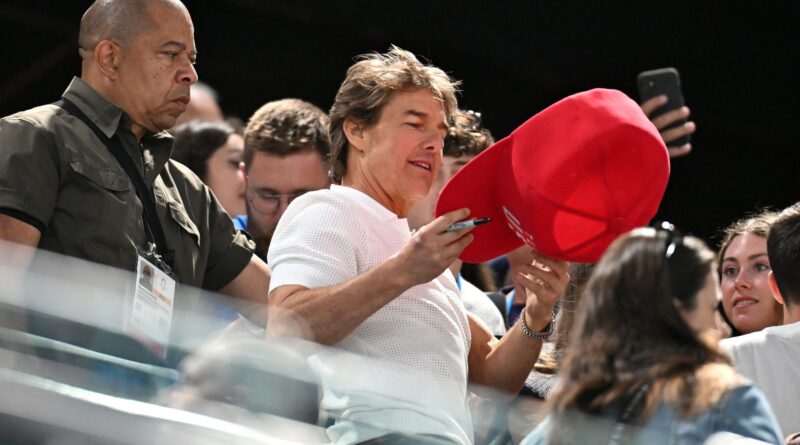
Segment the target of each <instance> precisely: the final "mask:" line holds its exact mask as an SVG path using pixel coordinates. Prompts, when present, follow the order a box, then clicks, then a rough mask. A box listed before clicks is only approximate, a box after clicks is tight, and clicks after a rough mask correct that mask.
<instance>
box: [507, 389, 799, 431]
mask: <svg viewBox="0 0 800 445" xmlns="http://www.w3.org/2000/svg"><path fill="white" fill-rule="evenodd" d="M616 419H617V417H616V416H612V415H608V416H591V415H587V414H584V413H569V414H568V415H567V420H566V431H564V432H563V433H564V434H559V438H560V439H561V440H558V441H557V442H558V443H574V444H589V443H591V444H606V443H608V442H609V440H610V439H611V434H612V431H613V429H614V427H615V425H616V423H617V422H616ZM552 427H553V425H552V419H551V416H548V417H547V418H546V419H545V420H544V421H543V422H542V423H541V424H539V426H538V427H537V428H536V429H535V430H533V432H531V433H530V434H529V435H528V436H527V437H526V438H525V439H524V440H523V441H522V445H544V444H549V443H550V440H549V436H550V432H551V429H552ZM718 432H730V433H734V434H738V435H740V436H743V437H747V438H752V439H757V440H761V441H763V442H766V443H770V444H782V443H783V439H782V437H783V435H782V434H781V431H780V427H779V426H778V421H777V420H776V419H775V415H774V414H773V413H772V409H771V408H770V406H769V404H768V403H767V399H766V398H765V397H764V394H763V393H762V392H761V390H759V389H758V388H756V387H754V386H752V385H750V384H745V385H741V386H737V387H735V388H733V389H731V390H729V391H728V392H727V393H726V394H725V395H724V396H723V397H722V399H720V401H719V402H718V403H717V404H716V405H714V406H713V407H712V408H711V409H709V410H708V411H705V412H703V413H700V414H697V415H695V416H693V417H689V418H686V419H683V418H681V417H680V416H679V415H678V413H677V412H676V410H675V409H674V408H672V407H670V406H667V405H662V406H660V407H659V408H658V410H657V411H656V413H655V414H654V415H653V417H651V418H650V419H649V420H648V421H647V422H646V423H645V424H644V425H641V426H633V425H628V426H627V427H626V429H625V435H624V436H623V440H622V441H621V443H625V444H648V445H649V444H669V445H690V444H691V445H694V444H702V443H704V442H705V441H706V439H708V438H709V436H711V435H713V434H714V433H718ZM565 436H568V437H565Z"/></svg>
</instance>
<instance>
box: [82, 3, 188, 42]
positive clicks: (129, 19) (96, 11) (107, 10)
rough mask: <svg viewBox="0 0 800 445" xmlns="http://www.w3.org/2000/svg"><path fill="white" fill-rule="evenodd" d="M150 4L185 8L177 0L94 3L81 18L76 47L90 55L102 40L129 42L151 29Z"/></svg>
mask: <svg viewBox="0 0 800 445" xmlns="http://www.w3.org/2000/svg"><path fill="white" fill-rule="evenodd" d="M153 3H161V4H164V5H169V6H172V7H176V8H183V9H185V6H183V3H181V2H180V1H178V0H96V1H95V2H94V3H92V5H91V6H89V9H87V10H86V12H84V14H83V17H82V18H81V26H80V31H79V33H78V48H80V49H82V50H84V51H89V52H91V51H94V49H95V47H96V46H97V44H98V43H100V42H101V41H103V40H115V41H117V43H119V44H123V45H124V44H127V43H129V42H130V41H131V39H133V38H134V37H135V36H137V35H139V34H141V33H144V32H147V31H148V30H149V29H150V27H151V25H152V23H153V21H152V18H151V17H150V7H151V6H152V4H153Z"/></svg>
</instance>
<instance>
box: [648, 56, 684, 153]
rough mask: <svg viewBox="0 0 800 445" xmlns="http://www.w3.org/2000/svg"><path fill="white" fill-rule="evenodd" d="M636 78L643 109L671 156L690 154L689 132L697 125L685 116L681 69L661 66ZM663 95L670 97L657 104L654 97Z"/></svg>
mask: <svg viewBox="0 0 800 445" xmlns="http://www.w3.org/2000/svg"><path fill="white" fill-rule="evenodd" d="M636 80H637V82H636V83H637V85H638V87H639V98H640V100H641V103H642V109H643V110H644V111H645V113H647V114H648V116H649V117H650V120H651V121H652V122H653V124H655V126H656V128H658V130H659V131H660V132H661V137H662V138H663V139H664V142H665V143H666V144H667V145H668V147H669V151H670V157H675V156H681V155H684V154H687V153H688V152H689V150H690V149H691V145H690V141H691V140H690V135H691V134H692V133H694V130H695V125H694V123H693V122H687V119H686V118H687V117H688V115H689V112H688V109H687V108H685V107H684V102H683V93H682V92H681V81H680V75H679V74H678V70H676V69H675V68H661V69H657V70H651V71H644V72H642V73H639V75H638V76H637V78H636ZM662 95H663V96H666V98H667V100H666V102H665V103H663V104H661V105H658V104H657V103H655V102H654V98H656V97H658V96H662ZM648 101H650V102H648Z"/></svg>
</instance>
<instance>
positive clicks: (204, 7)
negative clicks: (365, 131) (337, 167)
mask: <svg viewBox="0 0 800 445" xmlns="http://www.w3.org/2000/svg"><path fill="white" fill-rule="evenodd" d="M89 4H90V2H89V1H85V0H63V1H55V0H53V1H41V0H25V1H22V0H2V1H0V36H2V38H1V39H0V42H1V43H0V44H1V45H2V47H1V48H2V62H0V115H8V114H11V113H13V112H15V111H19V110H22V109H26V108H30V107H32V106H35V105H39V104H42V103H47V102H51V101H54V100H56V99H58V98H59V97H60V94H61V93H62V92H63V90H64V89H65V88H66V86H67V84H68V83H69V81H70V79H71V76H73V75H77V74H78V73H79V68H80V64H79V60H78V56H77V50H76V46H77V43H76V42H77V31H78V23H79V21H80V17H81V15H82V13H83V11H84V10H85V9H86V8H87V7H88V5H89ZM186 4H187V6H188V8H189V10H190V12H191V14H192V16H193V19H194V24H195V32H196V41H197V47H198V51H199V59H198V61H199V63H198V66H197V69H198V72H199V74H200V78H201V80H202V81H204V82H207V83H209V84H210V85H212V86H213V87H214V88H216V89H217V90H218V92H219V93H220V96H221V105H222V108H223V110H224V111H225V113H226V114H231V115H237V116H239V117H241V118H243V119H247V117H249V116H250V114H251V113H252V112H253V111H255V109H256V108H258V107H259V106H260V105H261V104H263V103H264V102H267V101H269V100H273V99H278V98H283V97H300V98H303V99H306V100H309V101H311V102H314V103H316V104H317V105H319V106H320V107H322V108H323V109H327V108H329V107H330V105H331V102H332V99H333V95H334V94H335V92H336V89H337V88H338V86H339V83H340V82H341V81H342V79H343V77H344V72H345V70H346V69H347V67H348V66H349V65H350V64H351V63H352V62H353V57H354V56H356V55H357V54H361V53H365V52H369V51H385V50H386V49H387V48H388V46H389V44H391V43H395V44H397V45H398V46H400V47H402V48H405V49H408V50H411V51H413V52H414V53H416V54H418V55H421V56H423V57H425V58H426V59H428V60H429V61H431V62H433V63H434V64H436V65H437V66H439V67H441V68H443V69H444V70H445V71H447V72H448V73H450V74H451V75H452V76H454V77H455V78H457V79H461V80H463V85H462V89H463V93H462V95H461V99H460V105H461V106H462V108H470V109H475V110H479V111H481V112H482V113H483V116H484V124H485V126H486V127H488V128H490V129H491V130H492V131H493V133H494V135H495V137H496V138H497V139H499V138H501V137H503V136H505V135H506V134H508V133H509V132H510V131H511V130H513V129H514V128H516V126H518V125H519V124H521V123H522V122H524V121H525V120H526V119H527V118H528V117H530V116H531V115H533V114H535V113H536V112H537V111H539V110H541V109H543V108H544V107H546V106H547V105H549V104H551V103H553V102H555V101H557V100H558V99H560V98H562V97H564V96H567V95H569V94H572V93H575V92H578V91H581V90H586V89H590V88H594V87H606V88H616V89H620V90H622V91H624V92H625V93H627V94H629V95H630V96H632V97H636V85H635V79H636V74H637V73H639V72H640V71H644V70H648V69H654V68H660V67H665V66H674V67H676V68H677V69H678V70H679V71H680V72H681V77H682V82H683V89H684V96H685V98H686V102H687V104H688V105H689V106H690V107H691V109H692V112H693V119H694V121H695V122H696V123H697V125H698V131H697V133H696V134H695V136H694V138H693V146H694V149H693V152H692V153H691V154H690V155H689V156H687V157H684V158H679V159H675V160H673V164H672V176H671V179H670V183H669V186H668V188H667V192H666V195H665V197H664V201H663V203H662V205H661V209H660V211H659V215H658V216H659V217H660V218H662V219H668V220H670V221H673V222H675V223H676V224H677V225H678V226H679V227H681V228H682V229H683V230H684V231H686V232H692V233H694V234H697V235H699V236H702V237H704V238H706V239H707V240H708V241H710V242H712V243H715V242H716V240H717V233H718V230H719V229H720V228H721V227H723V226H725V225H727V224H728V223H729V222H731V221H732V220H733V219H735V218H738V217H741V216H743V215H744V214H745V213H747V212H750V211H753V210H754V209H756V208H758V207H764V206H769V207H773V208H777V209H779V208H783V207H785V206H787V205H789V204H791V203H793V202H794V201H796V200H798V199H800V194H799V193H798V185H800V180H798V173H796V172H795V170H796V169H797V164H798V160H800V155H798V154H797V149H798V143H797V142H796V129H797V128H798V124H797V123H798V118H799V117H800V113H798V99H800V97H798V93H797V91H798V88H797V86H798V83H799V82H800V80H798V75H799V74H800V71H799V70H798V69H797V62H796V60H797V58H798V55H799V54H800V45H799V43H800V39H799V38H798V32H797V30H796V27H797V25H798V21H800V2H797V1H791V0H787V1H769V2H756V1H747V2H711V1H709V2H705V1H697V2H669V1H662V2H654V1H628V2H621V1H620V2H603V1H591V2H590V1H585V2H534V1H524V2H523V1H520V2H503V1H495V2H488V1H486V2H480V3H479V2H474V3H473V2H469V3H463V2H436V1H428V2H420V1H402V2H400V1H373V2H355V1H305V0H294V1H291V0H279V1H269V0H228V1H223V0H205V1H197V0H195V1H186ZM0 149H2V147H0Z"/></svg>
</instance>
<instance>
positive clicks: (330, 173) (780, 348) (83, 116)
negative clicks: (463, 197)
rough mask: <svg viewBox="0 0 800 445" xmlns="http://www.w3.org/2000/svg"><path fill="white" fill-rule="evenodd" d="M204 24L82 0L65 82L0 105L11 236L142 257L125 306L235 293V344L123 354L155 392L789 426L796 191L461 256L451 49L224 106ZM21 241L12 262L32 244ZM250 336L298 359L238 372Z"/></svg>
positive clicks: (669, 431)
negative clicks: (200, 41)
mask: <svg viewBox="0 0 800 445" xmlns="http://www.w3.org/2000/svg"><path fill="white" fill-rule="evenodd" d="M143 30H147V31H146V32H144V31H143ZM194 45H195V44H194V29H193V24H192V21H191V17H190V15H189V11H188V10H187V9H186V7H185V6H184V5H183V4H182V3H180V2H179V1H177V0H148V1H145V0H142V1H121V0H98V1H96V2H94V3H93V4H92V5H91V6H90V8H89V9H88V10H87V11H86V13H85V15H84V16H83V18H82V19H81V23H80V37H79V54H80V56H81V63H82V64H81V74H80V76H79V77H75V78H74V79H72V81H71V83H70V84H69V86H68V88H67V90H66V91H65V93H64V95H63V98H62V100H61V101H59V102H57V103H54V104H50V105H44V106H40V107H36V108H33V109H30V110H26V111H21V112H19V113H16V114H14V115H11V116H7V117H5V118H3V119H2V120H0V239H2V240H6V241H11V242H14V243H19V244H22V245H27V246H30V247H34V248H38V249H39V250H40V251H49V252H56V253H60V254H64V255H68V256H72V257H77V258H81V259H85V260H88V261H92V262H95V263H100V264H104V265H109V266H114V267H116V268H120V269H123V270H128V271H131V272H132V273H135V274H136V276H137V280H136V281H135V282H133V283H131V284H132V287H133V288H137V289H139V290H137V291H136V297H135V298H134V297H132V299H131V300H125V299H122V300H121V301H124V302H125V303H120V304H121V305H124V304H130V302H131V301H132V302H133V303H132V304H133V307H134V309H131V308H129V307H124V308H123V307H120V309H119V310H120V312H121V313H126V314H130V313H132V314H133V316H134V317H143V316H145V315H143V314H146V312H140V309H139V306H138V305H141V304H143V303H142V302H143V301H144V300H142V298H144V297H141V296H140V293H141V292H144V293H146V294H148V295H155V296H156V297H159V298H161V299H162V300H163V301H166V302H167V303H164V304H166V306H163V307H165V308H166V309H165V312H166V313H168V314H169V315H168V316H167V319H166V320H167V321H166V323H167V326H169V317H170V316H171V314H172V311H173V305H178V304H179V301H178V302H176V301H177V300H176V299H178V300H179V299H186V298H203V297H202V296H203V295H205V294H194V295H193V294H187V293H185V292H181V291H180V289H181V288H184V287H186V288H188V287H195V288H203V289H205V290H209V291H216V292H220V293H222V294H225V295H227V296H230V297H233V299H232V300H228V301H226V302H224V303H218V306H215V307H217V308H218V309H219V308H220V307H222V308H224V311H218V312H217V315H218V316H219V317H221V318H222V320H223V321H225V323H230V326H229V328H228V329H227V330H226V331H225V332H224V333H223V334H221V337H220V338H217V339H216V341H217V342H219V341H221V340H222V339H224V338H232V337H235V338H236V342H234V343H224V342H222V343H212V345H211V346H209V347H208V348H205V352H204V353H203V354H198V355H194V356H189V357H188V358H185V357H180V359H182V360H183V361H182V363H181V362H180V360H178V359H176V358H174V357H172V360H171V359H170V355H169V354H167V353H164V352H163V350H162V349H163V345H162V347H161V349H159V347H155V348H154V347H153V346H152V345H153V344H154V343H155V344H156V346H158V340H159V339H158V336H157V335H155V334H152V335H150V336H149V337H148V333H147V332H145V333H144V334H145V336H144V338H145V339H146V340H145V341H144V344H146V346H147V347H146V348H145V349H146V350H147V351H149V352H142V351H138V352H137V354H139V353H142V354H145V355H147V358H146V361H148V362H150V363H158V364H160V365H164V366H168V367H174V368H175V369H179V370H181V371H182V372H183V375H184V379H183V385H180V386H176V387H175V388H172V389H171V390H170V391H169V392H166V393H165V392H162V393H161V395H160V396H159V397H158V400H159V401H160V402H159V403H162V404H169V405H171V406H175V407H179V408H181V409H188V410H193V409H198V410H201V411H202V410H203V409H202V408H195V407H196V406H197V405H198V404H197V403H196V402H197V400H198V399H201V400H205V399H210V400H216V401H222V402H226V403H234V404H237V403H238V404H239V405H240V406H242V407H244V408H245V409H247V410H251V411H264V412H271V413H273V414H277V415H281V416H286V417H290V418H295V419H298V420H302V421H304V422H310V423H318V425H319V427H320V428H325V434H326V436H325V437H326V438H327V440H329V441H330V442H332V443H341V444H346V443H362V442H363V443H398V444H400V443H412V442H414V443H448V444H473V443H493V444H506V443H518V442H520V441H521V442H522V443H525V444H540V443H542V444H544V443H552V444H556V443H564V444H568V443H609V444H612V443H613V444H617V443H641V444H645V443H648V444H649V443H706V441H707V440H713V439H714V438H715V437H716V438H717V439H718V440H723V441H724V440H733V438H734V437H736V438H737V440H738V439H749V440H751V442H747V443H783V442H784V440H786V441H791V440H793V439H792V438H791V437H787V438H786V439H784V435H785V434H789V435H791V433H796V432H800V402H798V400H800V393H798V392H797V390H796V389H795V388H798V385H796V380H797V379H798V378H800V367H798V365H796V360H794V359H793V357H796V355H795V354H798V353H800V350H799V349H800V331H798V326H800V312H798V306H799V305H800V284H798V279H800V274H798V271H800V208H798V205H800V204H796V205H794V206H792V207H790V208H788V209H786V210H783V211H782V212H780V211H778V212H774V211H764V212H761V213H758V214H755V215H752V216H748V217H746V218H745V219H742V220H740V221H737V222H735V223H733V224H732V225H731V226H730V227H729V228H727V229H726V230H725V231H724V232H723V240H722V243H721V245H720V247H719V251H718V254H716V255H715V254H714V253H713V252H712V251H711V250H710V249H709V247H708V246H707V245H706V244H705V243H704V242H703V241H701V240H700V239H698V238H695V237H692V236H689V235H683V234H681V233H680V232H679V231H678V230H677V229H676V228H675V227H674V226H672V225H671V224H669V223H654V224H653V225H652V226H651V227H640V228H635V229H633V230H631V231H627V233H625V234H623V235H622V236H620V237H619V238H617V239H616V241H614V242H613V243H612V244H611V245H610V246H609V247H608V249H607V251H606V252H605V254H604V255H603V256H602V258H601V259H600V260H599V261H598V262H597V263H595V264H587V263H572V264H570V263H568V262H567V261H565V260H564V259H562V258H551V257H548V256H545V255H543V254H542V253H540V252H539V251H537V250H536V248H535V246H534V245H531V244H530V243H524V244H522V246H520V247H519V248H517V249H515V250H513V251H511V252H507V253H506V255H503V256H502V257H499V258H497V259H495V260H492V261H491V262H487V263H479V264H465V263H464V262H463V261H462V260H461V259H459V257H460V255H461V253H462V252H463V251H464V249H465V248H466V247H467V246H468V245H469V244H470V243H471V242H472V241H473V239H474V237H475V236H477V235H476V234H473V233H472V232H473V230H474V229H473V228H472V227H467V228H462V229H456V230H453V229H451V228H450V227H451V226H452V225H453V224H454V223H457V222H459V221H464V220H466V219H468V218H475V217H476V216H478V217H479V216H480V215H473V214H471V211H470V209H469V208H462V209H458V210H453V211H450V212H444V213H442V214H438V215H437V212H436V203H437V199H438V198H439V196H440V193H441V192H442V189H443V188H444V187H445V185H446V184H447V183H448V181H450V179H451V178H453V177H454V176H456V175H458V174H459V172H461V171H462V168H464V166H465V165H468V163H469V162H470V161H471V160H472V159H473V158H476V157H479V156H481V154H482V153H483V152H485V151H486V150H487V149H488V148H489V147H490V146H492V145H493V144H494V143H495V138H494V137H493V136H492V134H491V133H490V131H489V130H488V129H487V128H485V127H484V126H483V125H482V122H481V114H480V113H479V112H475V111H469V110H463V109H459V105H458V100H457V91H458V86H459V83H458V82H457V81H456V80H454V79H452V78H451V77H450V76H449V75H448V74H446V72H445V71H443V70H442V69H440V68H437V67H434V66H432V65H428V64H425V63H423V62H421V61H420V60H419V59H418V58H417V57H416V56H415V55H414V54H412V53H411V52H408V51H405V50H403V49H400V48H398V47H395V46H392V47H391V48H390V49H389V50H388V51H387V52H385V53H371V54H365V55H362V56H359V57H358V58H357V59H356V61H355V63H354V64H353V65H352V66H351V67H350V68H349V69H348V70H347V72H346V74H345V77H344V80H343V82H342V84H341V86H340V88H339V90H338V91H337V92H336V93H335V98H334V101H333V105H332V106H331V108H330V110H329V112H328V113H326V112H325V111H323V110H322V109H320V108H319V107H318V106H316V105H313V104H311V103H309V102H306V101H304V100H301V99H296V98H283V99H279V100H272V101H267V102H266V103H265V104H264V105H263V106H262V107H261V108H259V109H258V110H256V111H255V112H254V113H253V115H252V116H251V117H249V118H248V119H247V120H246V122H245V123H244V125H239V124H238V123H237V120H236V119H227V120H226V118H225V117H224V113H223V110H222V109H221V108H220V106H219V103H218V101H217V100H218V96H217V93H216V92H215V91H214V90H213V89H211V88H210V87H209V86H208V85H200V86H198V84H197V80H198V76H197V72H196V70H195V66H194V63H195V58H196V55H197V53H196V51H195V46H194ZM664 102H665V98H664V97H656V98H654V99H651V100H649V101H647V102H645V103H643V104H641V108H636V112H637V113H639V114H640V115H642V116H648V115H651V114H652V113H653V112H654V110H656V109H657V108H658V107H659V106H661V105H663V104H664ZM600 112H602V111H598V113H600ZM688 116H689V110H688V108H686V107H683V108H681V109H678V110H675V111H673V112H671V113H666V114H661V115H659V117H657V118H654V119H653V120H652V122H648V125H649V126H651V127H652V130H653V131H654V132H655V134H659V132H660V137H661V140H660V141H659V144H660V147H661V149H662V150H663V151H664V155H665V156H671V157H675V156H683V155H687V154H689V153H690V151H691V146H690V145H688V144H687V145H683V146H671V145H670V144H671V142H673V141H675V140H678V139H679V138H681V137H683V136H685V135H687V134H691V133H693V132H694V131H695V130H696V126H695V124H694V123H693V122H687V123H685V124H683V125H682V126H679V127H670V124H672V123H673V122H675V121H677V120H680V119H686V118H687V117H688ZM643 119H644V118H643ZM668 127H669V129H668V130H663V131H661V130H662V129H666V128H668ZM467 202H468V201H467ZM530 212H536V209H530ZM493 223H494V224H504V223H503V222H500V221H495V222H493ZM31 252H33V253H24V252H23V253H13V255H12V254H11V253H9V255H10V256H11V258H10V261H12V262H14V263H15V264H17V265H19V266H20V267H21V269H23V270H24V269H25V268H28V267H34V265H35V264H36V261H37V254H36V253H35V252H36V251H31ZM7 260H8V259H7ZM154 280H155V281H154ZM169 280H172V281H169ZM170 282H174V283H175V285H176V286H177V287H178V289H179V291H178V292H173V293H172V294H170V293H169V292H168V291H167V290H165V289H169V285H168V283H170ZM136 283H139V284H136ZM141 283H146V285H143V284H141ZM154 283H155V284H154ZM124 284H127V283H124ZM137 286H138V287H137ZM124 287H125V286H121V288H124ZM156 288H158V289H161V291H160V292H161V293H159V292H157V291H156V290H155V289H156ZM159 304H161V303H159ZM215 304H217V303H215ZM176 307H177V306H176ZM223 312H224V315H221V314H223ZM6 318H7V317H4V318H3V319H4V320H5V319H6ZM158 321H159V322H161V319H158ZM138 326H139V329H142V328H141V326H148V324H147V323H144V324H140V325H138ZM145 330H146V329H145ZM45 331H46V332H47V335H51V336H53V338H58V339H59V340H63V341H67V342H69V341H70V339H71V338H72V337H70V336H69V335H66V334H65V335H63V336H62V337H59V336H60V335H61V334H60V333H59V332H58V329H46V330H45ZM726 337H731V338H728V339H725V340H722V339H724V338H726ZM136 338H137V339H139V340H141V338H142V337H136ZM268 341H269V342H271V343H267V342H268ZM298 341H310V342H313V343H316V344H320V345H324V346H326V348H324V349H321V350H315V351H314V353H305V352H303V350H302V349H303V348H300V347H298V348H297V349H294V346H292V345H295V344H299V343H297V342H298ZM220 345H225V346H220ZM117 352H118V353H119V355H120V356H122V357H125V358H127V359H133V360H136V359H137V358H136V357H139V356H138V355H137V356H136V357H134V356H131V355H130V354H128V353H127V352H125V351H122V350H120V351H117ZM259 354H260V355H263V356H265V357H267V356H268V357H270V358H271V359H272V362H274V367H275V369H282V370H284V371H282V372H284V373H288V374H295V377H297V376H303V379H302V381H301V382H298V381H297V380H293V379H291V378H289V379H285V378H283V377H282V378H275V376H274V373H273V374H270V376H272V377H270V376H264V375H262V374H258V378H253V375H252V374H250V373H249V372H248V371H246V369H249V368H248V366H250V365H245V366H242V365H241V364H240V363H239V362H237V360H238V359H241V358H242V357H245V358H246V359H247V360H246V362H247V363H250V362H251V361H252V360H253V357H255V356H258V355H259ZM228 365H230V366H228ZM253 366H255V365H253ZM287 370H288V371H287ZM98 372H101V373H102V370H99V371H98ZM105 377H108V375H107V374H105ZM116 378H118V379H125V378H129V376H125V375H122V376H116ZM309 382H313V384H312V383H309ZM317 385H318V387H317ZM281 392H282V393H283V394H282V395H281V397H283V398H282V399H280V400H282V402H280V403H276V402H275V401H273V400H271V399H270V397H271V396H273V395H275V394H276V393H281ZM292 397H294V398H292ZM275 400H279V399H275ZM287 400H288V402H287ZM309 406H311V408H309ZM509 407H513V408H512V409H509ZM515 409H516V410H517V411H519V410H530V412H532V413H533V414H532V415H529V416H526V415H522V416H520V415H518V413H517V414H516V415H515V414H514V413H513V412H512V411H514V410H515ZM488 419H491V420H490V421H489V420H488ZM410 438H413V439H410ZM720 438H721V439H720ZM409 441H410V442H409Z"/></svg>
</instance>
